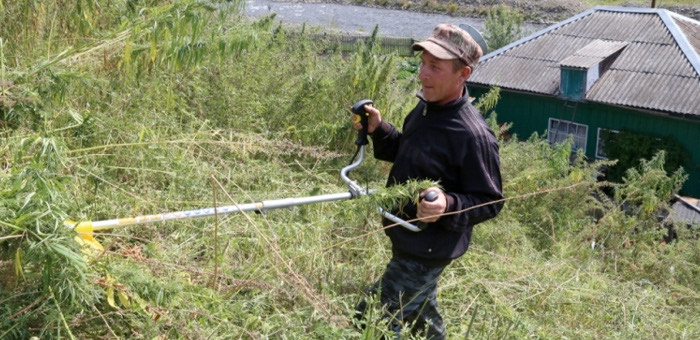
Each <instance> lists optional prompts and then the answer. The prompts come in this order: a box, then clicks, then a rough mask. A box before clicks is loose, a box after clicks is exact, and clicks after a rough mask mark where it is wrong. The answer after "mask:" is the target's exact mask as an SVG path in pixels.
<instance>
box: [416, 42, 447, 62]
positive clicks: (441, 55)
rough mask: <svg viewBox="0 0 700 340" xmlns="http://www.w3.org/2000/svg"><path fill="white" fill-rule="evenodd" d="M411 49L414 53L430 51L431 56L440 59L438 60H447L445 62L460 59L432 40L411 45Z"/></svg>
mask: <svg viewBox="0 0 700 340" xmlns="http://www.w3.org/2000/svg"><path fill="white" fill-rule="evenodd" d="M411 48H412V49H413V50H414V51H428V52H429V53H430V54H432V55H433V56H434V57H435V58H438V59H445V60H453V59H458V58H457V56H455V55H454V54H452V53H450V52H449V51H448V50H446V49H445V48H443V47H442V46H440V45H438V44H436V43H434V42H432V41H430V40H425V41H421V42H417V43H415V44H413V45H411Z"/></svg>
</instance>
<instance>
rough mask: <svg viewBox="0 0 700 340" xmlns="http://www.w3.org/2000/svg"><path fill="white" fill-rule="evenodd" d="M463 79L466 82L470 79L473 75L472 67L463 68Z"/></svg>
mask: <svg viewBox="0 0 700 340" xmlns="http://www.w3.org/2000/svg"><path fill="white" fill-rule="evenodd" d="M461 73H462V74H461V75H462V78H464V81H466V80H467V79H469V76H470V75H471V74H472V68H471V67H470V66H465V67H462V72H461Z"/></svg>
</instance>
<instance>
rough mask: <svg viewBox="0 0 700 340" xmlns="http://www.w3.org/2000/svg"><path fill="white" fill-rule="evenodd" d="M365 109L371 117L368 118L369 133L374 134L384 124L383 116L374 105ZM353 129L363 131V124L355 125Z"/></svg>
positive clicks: (366, 106)
mask: <svg viewBox="0 0 700 340" xmlns="http://www.w3.org/2000/svg"><path fill="white" fill-rule="evenodd" d="M364 109H365V111H367V114H368V115H369V116H368V117H367V118H368V119H367V133H369V134H372V133H373V132H374V130H376V129H377V126H379V124H380V123H381V122H382V115H381V114H380V113H379V110H377V109H376V108H375V107H374V106H372V105H365V106H364ZM353 127H354V128H355V130H362V124H360V123H359V122H358V123H354V124H353Z"/></svg>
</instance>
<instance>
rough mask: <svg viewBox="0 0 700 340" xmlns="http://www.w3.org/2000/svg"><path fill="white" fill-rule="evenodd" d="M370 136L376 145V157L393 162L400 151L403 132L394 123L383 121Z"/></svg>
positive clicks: (374, 145)
mask: <svg viewBox="0 0 700 340" xmlns="http://www.w3.org/2000/svg"><path fill="white" fill-rule="evenodd" d="M370 137H371V138H372V143H373V147H374V158H376V159H379V160H382V161H387V162H392V163H393V162H394V160H395V159H396V154H397V153H398V151H399V140H400V139H401V132H399V130H397V129H396V127H394V126H393V125H391V124H389V123H387V122H385V121H382V122H381V123H380V124H379V126H378V127H377V128H376V129H375V130H374V132H373V133H372V134H371V135H370Z"/></svg>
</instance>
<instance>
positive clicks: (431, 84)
mask: <svg viewBox="0 0 700 340" xmlns="http://www.w3.org/2000/svg"><path fill="white" fill-rule="evenodd" d="M420 60H421V65H420V73H419V74H418V78H419V79H420V81H421V83H422V85H423V97H424V98H425V100H427V101H429V102H435V103H437V104H441V105H442V104H447V103H449V102H451V101H453V100H455V99H457V98H459V97H460V96H461V95H462V89H463V88H464V81H465V80H467V77H469V73H471V69H470V68H468V67H463V68H462V69H460V70H455V69H454V61H453V60H444V59H438V58H436V57H435V56H433V55H432V54H430V53H429V52H428V51H423V53H422V54H421V57H420Z"/></svg>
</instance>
